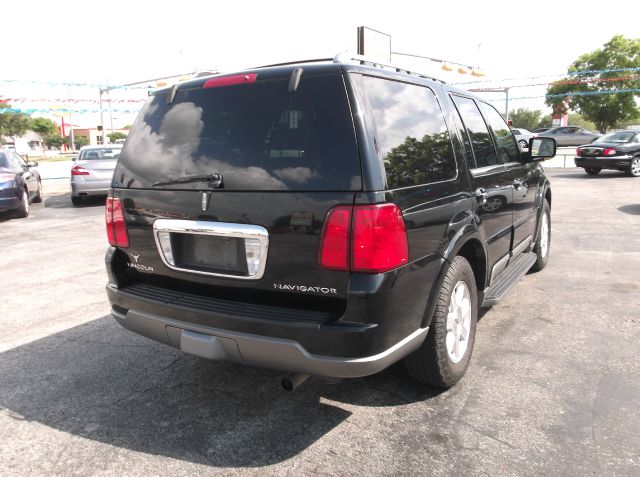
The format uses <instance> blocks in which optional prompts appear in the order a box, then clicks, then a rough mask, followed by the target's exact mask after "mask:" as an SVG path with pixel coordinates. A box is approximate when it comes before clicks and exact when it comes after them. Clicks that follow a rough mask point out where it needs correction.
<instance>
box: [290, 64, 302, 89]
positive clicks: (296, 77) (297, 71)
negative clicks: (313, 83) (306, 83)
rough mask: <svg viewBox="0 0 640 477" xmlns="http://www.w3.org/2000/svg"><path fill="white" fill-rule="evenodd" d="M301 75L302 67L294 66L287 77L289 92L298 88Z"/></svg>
mask: <svg viewBox="0 0 640 477" xmlns="http://www.w3.org/2000/svg"><path fill="white" fill-rule="evenodd" d="M301 76H302V68H294V69H293V71H292V72H291V76H290V77H289V93H295V92H296V91H297V90H298V85H299V84H300V77H301Z"/></svg>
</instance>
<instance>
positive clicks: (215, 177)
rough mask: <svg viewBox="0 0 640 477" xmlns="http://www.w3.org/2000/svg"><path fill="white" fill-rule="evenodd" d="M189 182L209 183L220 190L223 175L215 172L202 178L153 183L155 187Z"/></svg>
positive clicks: (188, 177) (193, 177)
mask: <svg viewBox="0 0 640 477" xmlns="http://www.w3.org/2000/svg"><path fill="white" fill-rule="evenodd" d="M189 182H208V183H209V186H210V187H213V188H215V189H219V188H221V187H222V186H223V184H222V174H220V173H219V172H214V173H213V174H205V175H200V176H184V177H175V178H170V179H163V180H160V181H156V182H154V183H153V187H156V186H163V185H171V184H188V183H189Z"/></svg>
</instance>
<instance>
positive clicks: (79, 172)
mask: <svg viewBox="0 0 640 477" xmlns="http://www.w3.org/2000/svg"><path fill="white" fill-rule="evenodd" d="M71 175H72V176H88V175H89V171H88V170H86V169H85V168H84V167H82V166H74V167H72V168H71Z"/></svg>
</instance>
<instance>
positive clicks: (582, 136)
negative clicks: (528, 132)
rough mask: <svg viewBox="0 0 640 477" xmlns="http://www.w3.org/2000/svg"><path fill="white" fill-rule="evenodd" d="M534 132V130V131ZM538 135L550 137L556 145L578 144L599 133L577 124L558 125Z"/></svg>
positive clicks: (595, 136)
mask: <svg viewBox="0 0 640 477" xmlns="http://www.w3.org/2000/svg"><path fill="white" fill-rule="evenodd" d="M534 132H535V131H534ZM538 136H542V137H552V138H554V139H555V140H556V144H557V145H558V146H580V145H581V144H589V143H590V142H593V141H594V140H596V139H598V138H599V137H600V136H601V134H597V133H593V132H591V131H588V130H586V129H584V128H581V127H578V126H559V127H555V128H549V129H547V130H546V131H542V132H540V133H538Z"/></svg>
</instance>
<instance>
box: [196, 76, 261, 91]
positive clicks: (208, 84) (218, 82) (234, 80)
mask: <svg viewBox="0 0 640 477" xmlns="http://www.w3.org/2000/svg"><path fill="white" fill-rule="evenodd" d="M257 77H258V75H257V74H255V73H250V74H248V75H231V76H223V77H222V78H211V79H210V80H207V81H205V83H204V85H203V86H202V87H203V88H219V87H221V86H233V85H236V84H247V83H255V82H256V78H257Z"/></svg>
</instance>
